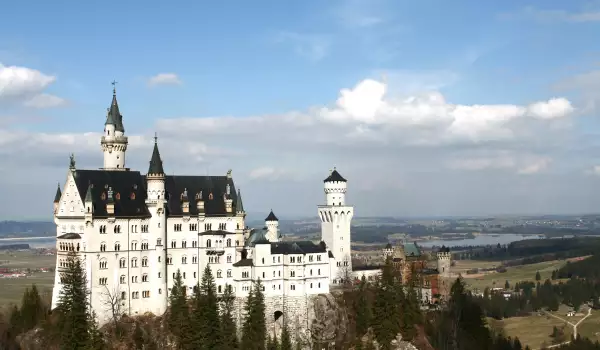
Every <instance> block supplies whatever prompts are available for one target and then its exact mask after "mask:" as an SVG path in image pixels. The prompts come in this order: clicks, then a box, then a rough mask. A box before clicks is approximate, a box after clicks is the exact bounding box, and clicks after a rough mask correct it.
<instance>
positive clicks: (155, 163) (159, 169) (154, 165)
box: [148, 137, 165, 174]
mask: <svg viewBox="0 0 600 350" xmlns="http://www.w3.org/2000/svg"><path fill="white" fill-rule="evenodd" d="M164 173H165V170H164V169H163V163H162V159H160V152H159V151H158V139H157V138H156V137H154V150H153V151H152V158H150V167H149V168H148V174H164Z"/></svg>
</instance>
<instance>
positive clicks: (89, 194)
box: [85, 183, 94, 202]
mask: <svg viewBox="0 0 600 350" xmlns="http://www.w3.org/2000/svg"><path fill="white" fill-rule="evenodd" d="M93 198H94V196H93V195H92V184H91V183H90V184H89V185H88V188H87V192H86V194H85V201H86V202H93Z"/></svg>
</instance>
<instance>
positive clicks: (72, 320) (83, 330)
mask: <svg viewBox="0 0 600 350" xmlns="http://www.w3.org/2000/svg"><path fill="white" fill-rule="evenodd" d="M61 280H62V282H61V287H62V288H61V290H60V294H59V299H58V305H57V311H58V312H59V315H60V316H59V322H58V325H59V327H60V332H61V333H60V334H61V335H60V344H61V349H86V348H89V346H90V342H91V338H92V337H91V336H90V328H92V327H91V325H90V320H91V316H90V312H89V310H90V308H89V305H88V291H87V287H86V286H87V283H86V276H85V271H84V270H83V267H82V266H81V261H80V260H79V257H78V256H77V255H75V253H74V252H70V253H69V255H68V256H67V259H66V269H65V270H64V271H62V272H61Z"/></svg>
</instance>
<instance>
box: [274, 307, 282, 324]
mask: <svg viewBox="0 0 600 350" xmlns="http://www.w3.org/2000/svg"><path fill="white" fill-rule="evenodd" d="M281 316H283V312H281V311H279V310H277V311H275V312H274V313H273V321H275V322H277V321H278V320H279V319H280V318H281Z"/></svg>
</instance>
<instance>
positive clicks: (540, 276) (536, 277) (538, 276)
mask: <svg viewBox="0 0 600 350" xmlns="http://www.w3.org/2000/svg"><path fill="white" fill-rule="evenodd" d="M541 279H542V275H541V274H540V272H539V271H537V272H536V273H535V280H536V281H539V280H541Z"/></svg>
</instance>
